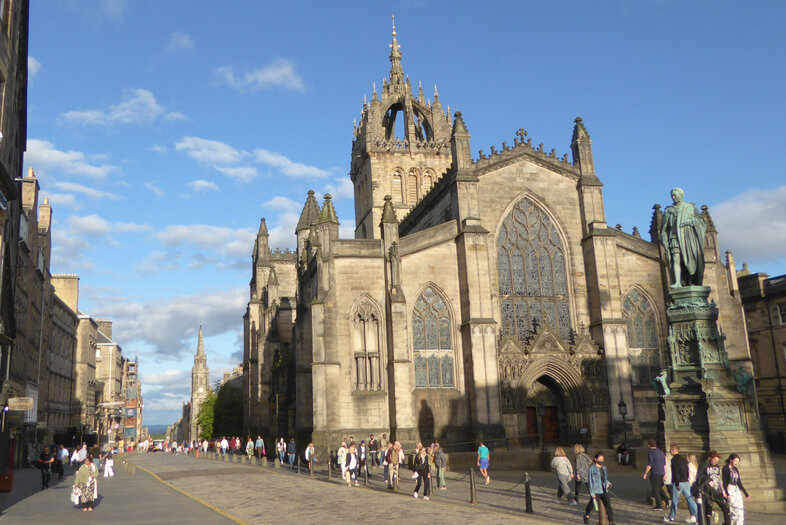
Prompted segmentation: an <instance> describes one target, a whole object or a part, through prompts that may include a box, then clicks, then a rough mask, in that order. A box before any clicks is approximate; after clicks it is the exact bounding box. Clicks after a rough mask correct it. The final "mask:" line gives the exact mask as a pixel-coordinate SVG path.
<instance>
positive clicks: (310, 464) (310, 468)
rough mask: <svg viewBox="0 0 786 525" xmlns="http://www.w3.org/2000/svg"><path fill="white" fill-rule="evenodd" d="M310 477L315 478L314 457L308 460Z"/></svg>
mask: <svg viewBox="0 0 786 525" xmlns="http://www.w3.org/2000/svg"><path fill="white" fill-rule="evenodd" d="M308 475H309V476H310V477H313V476H314V456H311V457H310V458H308Z"/></svg>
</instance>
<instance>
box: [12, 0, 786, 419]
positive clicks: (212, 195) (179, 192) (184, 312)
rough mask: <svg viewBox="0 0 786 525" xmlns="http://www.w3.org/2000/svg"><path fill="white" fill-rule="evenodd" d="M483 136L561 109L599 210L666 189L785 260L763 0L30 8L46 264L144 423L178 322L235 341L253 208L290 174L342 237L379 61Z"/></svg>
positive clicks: (486, 141)
mask: <svg viewBox="0 0 786 525" xmlns="http://www.w3.org/2000/svg"><path fill="white" fill-rule="evenodd" d="M392 13H395V14H396V25H397V30H398V39H399V43H400V45H401V51H402V53H403V66H404V71H405V73H407V74H408V75H409V76H410V79H411V80H412V83H413V86H417V82H418V81H422V83H423V86H424V90H425V92H426V93H427V94H430V93H433V86H434V84H435V83H436V84H437V85H438V88H439V95H440V101H441V102H442V104H443V105H444V106H446V105H448V104H449V105H450V106H451V109H452V110H453V111H455V110H456V109H459V110H460V111H461V112H462V113H463V114H464V118H465V121H466V123H467V126H468V128H469V131H470V133H471V135H472V147H473V151H474V152H475V155H477V150H479V149H484V150H485V151H487V152H488V151H489V149H490V146H491V145H492V144H494V145H497V147H499V145H500V143H501V142H502V141H503V140H505V141H508V142H509V143H511V142H512V139H513V137H514V133H515V131H516V130H517V129H519V128H521V127H523V128H525V129H527V131H528V132H529V135H530V137H532V138H533V142H534V143H535V144H538V143H540V142H542V143H543V144H544V147H545V148H546V150H547V151H548V150H550V149H551V148H552V147H553V148H556V149H557V152H558V154H559V155H560V156H561V155H562V153H564V152H567V151H568V150H569V144H570V137H571V132H572V125H573V119H574V118H575V117H576V116H577V115H581V117H582V118H583V119H584V122H585V124H586V126H587V128H588V130H589V133H590V135H591V136H592V139H593V147H594V158H595V165H596V170H597V172H598V175H599V177H600V178H601V180H602V181H603V182H604V183H605V188H604V196H605V203H606V212H607V218H608V222H609V223H610V224H612V225H613V224H617V223H619V224H621V225H622V226H623V228H624V229H625V230H627V231H630V229H631V228H632V227H633V226H638V227H639V229H640V230H641V231H642V232H646V231H647V230H648V227H649V220H650V214H651V208H652V205H653V204H654V203H655V202H659V203H662V204H666V203H668V201H669V198H668V194H669V189H670V188H672V187H674V186H682V187H683V188H685V190H686V198H687V200H689V201H693V202H696V203H697V204H708V205H709V206H710V211H711V213H712V214H713V218H714V219H715V222H716V225H717V226H718V229H719V231H720V240H721V246H722V249H732V250H733V251H734V253H735V257H736V260H737V263H738V265H741V264H742V262H743V261H747V262H749V263H750V265H751V268H752V269H754V270H760V271H766V272H768V273H770V274H771V275H778V274H781V273H784V272H785V271H786V264H784V263H786V173H785V172H786V168H784V164H783V162H782V159H781V158H780V157H781V155H780V153H779V152H782V151H783V149H784V147H783V144H782V141H783V131H782V126H783V122H784V120H786V118H785V117H786V102H784V97H783V93H784V92H785V91H786V90H785V89H784V88H786V82H785V78H784V76H785V75H786V70H785V69H784V68H783V64H784V63H786V56H784V55H786V46H785V45H784V43H783V36H782V27H781V25H782V21H783V20H784V19H786V4H784V3H782V2H754V3H749V4H741V3H739V2H682V1H676V0H675V1H671V0H659V1H646V0H642V1H633V0H625V1H606V2H582V1H577V2H530V1H526V2H524V1H522V2H496V3H489V4H486V5H483V4H481V3H479V2H463V1H455V0H454V1H451V2H436V1H433V2H432V1H425V0H424V1H417V0H405V1H399V2H396V1H392V2H387V3H384V5H382V3H374V2H363V3H353V2H329V3H326V2H298V3H294V2H293V3H287V2H275V3H274V2H252V1H233V2H223V3H215V2H203V1H193V0H192V1H176V0H168V1H166V2H161V1H152V0H151V1H147V0H139V1H134V2H131V1H123V0H84V1H79V0H60V1H53V2H31V14H30V59H29V65H30V82H29V95H28V152H27V155H26V157H25V165H26V166H32V167H33V168H34V169H35V170H36V174H37V176H38V177H39V179H40V183H41V187H42V194H43V195H44V196H49V198H50V200H51V202H52V206H53V214H54V222H53V237H54V251H53V259H52V272H53V273H67V272H68V273H71V272H73V273H78V274H79V276H80V278H81V281H80V282H81V295H80V310H82V311H84V312H89V313H91V314H93V315H94V316H96V317H102V316H108V317H111V318H112V319H114V322H115V326H114V335H115V339H116V340H117V341H118V342H119V343H120V344H121V345H122V347H123V349H124V352H125V353H126V354H127V355H129V356H134V355H138V356H139V359H140V370H141V373H142V377H143V380H144V387H143V389H144V390H143V392H144V395H145V422H146V423H148V424H161V423H171V422H172V421H174V420H175V419H176V418H177V416H178V413H179V406H180V404H181V402H182V401H183V400H185V399H186V398H187V397H188V395H189V390H190V368H191V366H192V356H193V353H194V351H195V349H196V333H197V330H198V326H199V323H200V322H202V323H203V324H204V331H205V337H206V350H207V355H208V364H209V366H210V368H211V373H212V375H213V376H214V378H217V377H218V376H219V375H220V374H221V373H222V372H224V371H227V370H229V369H230V368H231V367H232V366H233V365H234V364H237V363H238V362H239V360H240V359H241V356H242V342H241V332H242V315H243V312H244V310H245V303H246V302H247V300H248V282H249V280H250V277H251V273H250V264H251V263H250V253H251V249H252V245H253V239H254V235H255V233H256V230H257V227H258V225H259V220H260V218H261V217H266V218H267V223H268V226H269V228H270V231H271V244H272V245H273V246H280V247H282V248H284V247H292V246H293V245H294V234H293V231H294V225H295V223H296V221H297V217H298V215H299V213H300V210H301V208H302V204H303V202H304V200H305V195H306V192H307V191H308V190H309V189H312V188H313V189H314V190H315V191H316V192H317V194H318V195H321V194H322V193H324V192H326V191H329V192H331V193H332V194H333V195H334V197H335V200H334V202H335V204H336V208H337V211H338V215H339V219H340V221H341V224H342V234H343V236H347V237H349V236H351V232H352V229H353V219H354V217H353V206H352V194H351V185H350V182H349V177H348V175H347V173H348V169H349V161H350V158H349V153H350V147H351V140H352V121H353V118H355V117H357V116H358V115H359V114H360V111H361V109H362V104H363V96H364V95H366V96H369V97H370V95H371V86H372V83H374V82H376V83H377V84H378V85H379V84H381V82H382V78H383V77H385V76H387V74H388V71H389V61H388V54H389V48H388V44H389V43H390V29H391V28H390V22H391V19H390V16H391V14H392Z"/></svg>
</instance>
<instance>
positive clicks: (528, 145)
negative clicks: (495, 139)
mask: <svg viewBox="0 0 786 525" xmlns="http://www.w3.org/2000/svg"><path fill="white" fill-rule="evenodd" d="M522 157H527V158H528V159H529V160H531V161H533V162H535V163H536V164H540V165H542V166H544V167H547V168H549V169H554V170H556V171H557V172H559V173H562V174H563V175H566V176H568V177H571V178H576V179H578V177H579V176H580V174H581V173H580V171H579V170H578V169H577V167H576V166H574V165H573V164H572V163H571V162H570V160H569V159H568V154H567V153H565V154H563V155H562V156H559V155H557V150H556V149H555V148H552V149H551V151H548V152H547V151H546V150H545V149H544V146H543V143H540V144H539V145H538V146H537V147H534V146H533V145H532V138H531V137H529V134H528V133H527V131H526V130H524V129H523V128H522V129H519V130H518V131H517V132H516V136H515V137H514V138H513V145H512V146H510V145H508V143H507V142H503V143H502V147H501V149H497V147H496V146H491V148H490V153H489V154H488V155H487V154H486V153H485V151H484V150H480V151H479V152H478V158H477V159H473V161H472V162H473V164H474V165H475V168H476V169H477V171H476V173H477V175H482V174H484V173H486V172H489V171H494V170H497V169H499V168H501V167H504V166H506V165H508V164H513V163H514V162H518V161H519V160H521V158H522Z"/></svg>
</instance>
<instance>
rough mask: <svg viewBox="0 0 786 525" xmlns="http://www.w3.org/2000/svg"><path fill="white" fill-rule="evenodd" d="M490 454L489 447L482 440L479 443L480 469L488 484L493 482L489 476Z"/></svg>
mask: <svg viewBox="0 0 786 525" xmlns="http://www.w3.org/2000/svg"><path fill="white" fill-rule="evenodd" d="M490 456H491V454H490V453H489V449H488V447H487V446H486V445H484V444H483V441H481V442H480V444H479V445H478V469H480V475H481V476H483V482H484V483H485V484H486V485H488V484H489V483H491V478H490V477H489V459H490Z"/></svg>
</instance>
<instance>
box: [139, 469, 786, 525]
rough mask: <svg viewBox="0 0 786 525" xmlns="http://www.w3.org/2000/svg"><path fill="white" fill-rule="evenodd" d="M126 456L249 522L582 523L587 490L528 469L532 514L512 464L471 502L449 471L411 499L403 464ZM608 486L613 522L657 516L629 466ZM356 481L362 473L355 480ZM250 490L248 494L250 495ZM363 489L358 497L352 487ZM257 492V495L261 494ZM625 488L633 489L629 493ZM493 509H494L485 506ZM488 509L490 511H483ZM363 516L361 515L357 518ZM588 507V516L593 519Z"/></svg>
mask: <svg viewBox="0 0 786 525" xmlns="http://www.w3.org/2000/svg"><path fill="white" fill-rule="evenodd" d="M129 460H130V461H132V462H134V463H137V464H139V465H140V466H144V467H145V468H148V469H150V470H153V471H155V472H156V473H158V474H159V475H160V476H161V477H162V478H163V479H165V480H167V481H169V482H170V483H173V484H174V485H176V486H177V487H178V488H180V489H183V490H186V491H188V492H190V493H193V494H195V495H196V496H198V497H200V498H203V499H205V500H207V501H209V502H211V503H213V504H214V505H217V506H219V507H221V508H223V509H225V510H227V511H228V512H230V513H232V514H233V515H235V516H238V517H240V518H241V519H243V520H246V521H248V522H250V523H261V522H265V523H291V522H293V521H302V522H309V523H325V522H344V521H354V522H378V521H380V520H381V521H385V520H387V519H389V518H390V516H391V508H395V509H396V510H395V513H394V514H395V516H397V518H401V519H404V520H405V521H406V522H414V521H417V522H425V521H426V520H427V519H428V520H430V519H432V518H433V519H437V520H439V522H442V523H444V522H450V523H451V524H453V523H476V522H478V521H479V520H480V521H482V522H489V521H491V522H492V523H581V522H582V516H583V514H584V506H585V505H586V503H587V495H586V494H583V495H581V504H580V505H579V506H575V507H573V506H568V505H567V504H565V503H557V502H556V501H555V496H556V481H555V478H554V475H553V474H551V473H546V472H534V473H532V475H531V489H532V502H533V508H534V510H535V514H525V512H524V507H525V502H524V485H523V483H521V481H522V479H521V478H522V475H519V474H515V473H512V472H502V473H494V472H493V471H492V472H491V474H492V482H491V484H490V485H483V484H482V482H481V479H480V476H479V475H478V476H476V489H477V501H478V503H477V504H476V505H470V504H469V498H470V484H469V474H468V472H467V473H455V472H449V473H448V474H447V486H448V490H445V491H434V493H433V495H432V499H431V501H429V502H424V501H422V500H417V501H416V500H414V498H412V491H413V490H414V486H415V481H414V480H412V479H411V478H410V477H409V476H410V474H411V473H410V471H409V470H407V469H402V471H401V472H402V480H401V485H400V487H399V489H398V491H396V492H395V493H391V491H388V490H386V489H385V488H384V484H383V482H382V469H381V468H376V469H373V470H372V471H371V477H370V478H369V480H368V482H369V485H368V486H367V487H364V486H361V487H358V488H354V487H353V488H352V489H349V488H347V487H346V485H345V484H343V483H341V482H340V481H339V480H338V479H336V475H335V473H334V477H333V479H332V480H328V479H327V467H326V465H325V464H323V463H317V464H316V468H315V472H314V477H313V478H309V476H308V474H307V472H306V469H305V468H304V469H303V471H302V473H301V474H300V475H298V474H297V473H295V472H292V471H291V470H289V469H288V468H283V469H282V468H276V469H273V468H270V467H269V466H264V467H263V466H250V465H247V464H243V465H240V464H237V463H232V462H224V461H218V460H213V459H196V458H194V457H189V456H166V457H162V456H161V455H160V454H147V455H139V456H132V457H130V458H129ZM612 482H613V483H614V486H612V491H613V492H614V493H615V494H619V495H620V496H622V497H623V498H624V499H618V498H613V499H612V505H613V507H614V514H615V522H616V523H618V524H631V525H649V524H655V523H663V521H662V517H663V516H664V513H663V512H662V511H653V510H651V509H650V508H649V507H648V506H646V505H644V504H643V503H640V501H643V495H644V492H645V490H646V488H645V485H646V482H644V481H643V480H642V479H641V475H640V474H639V473H637V472H634V471H632V470H631V471H630V472H627V473H622V472H620V473H618V474H617V477H616V478H615V477H612ZM361 484H362V480H361ZM252 494H253V495H255V496H251V495H252ZM360 494H362V497H359V495H360ZM244 495H248V496H249V497H245V496H244ZM260 495H264V496H262V497H260ZM631 495H633V496H632V497H631ZM489 513H493V514H489ZM490 515H493V519H490V518H489V516H490ZM360 516H362V518H359V517H360ZM596 517H597V514H595V513H593V518H594V520H593V522H594V523H597V518H596ZM687 517H688V512H687V509H679V511H678V513H677V518H678V520H679V521H681V522H684V519H685V518H687ZM780 519H781V517H779V516H774V515H767V514H753V513H746V520H745V521H746V523H747V524H748V525H770V524H774V523H780V521H779V520H780Z"/></svg>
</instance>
